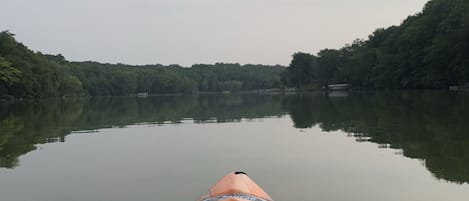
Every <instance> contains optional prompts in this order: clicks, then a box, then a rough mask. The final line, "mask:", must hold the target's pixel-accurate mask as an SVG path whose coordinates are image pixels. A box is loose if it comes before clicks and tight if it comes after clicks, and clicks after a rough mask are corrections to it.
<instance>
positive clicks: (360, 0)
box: [0, 0, 427, 66]
mask: <svg viewBox="0 0 469 201" xmlns="http://www.w3.org/2000/svg"><path fill="white" fill-rule="evenodd" d="M426 2H427V0H40V1H38V0H2V2H1V7H0V11H1V12H0V30H10V32H12V33H14V34H15V35H16V38H17V40H19V41H21V42H23V43H24V44H25V45H26V46H28V47H29V48H31V49H33V50H36V51H41V52H43V53H48V54H59V53H60V54H62V55H64V56H65V57H66V58H67V59H68V60H72V61H88V60H93V61H99V62H107V63H126V64H156V63H159V64H165V65H168V64H181V65H183V66H190V65H192V64H199V63H216V62H225V63H241V64H247V63H249V64H272V65H274V64H281V65H288V64H289V62H290V60H291V55H292V54H293V53H295V52H300V51H301V52H309V53H317V52H318V51H319V50H321V49H325V48H340V47H342V46H343V45H345V44H346V43H350V42H352V41H353V40H354V39H357V38H367V37H368V35H369V34H371V33H372V32H373V31H374V30H375V29H376V28H380V27H388V26H391V25H398V24H400V23H401V22H402V20H404V19H405V18H406V17H407V16H409V15H412V14H415V13H417V12H420V11H421V10H422V8H423V6H424V5H425V3H426Z"/></svg>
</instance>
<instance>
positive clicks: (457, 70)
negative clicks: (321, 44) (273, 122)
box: [282, 0, 469, 89]
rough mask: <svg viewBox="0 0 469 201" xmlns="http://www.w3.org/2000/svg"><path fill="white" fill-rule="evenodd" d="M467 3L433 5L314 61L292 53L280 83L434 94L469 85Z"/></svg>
mask: <svg viewBox="0 0 469 201" xmlns="http://www.w3.org/2000/svg"><path fill="white" fill-rule="evenodd" d="M468 55H469V1H467V0H431V1H429V2H428V3H427V4H426V5H425V7H424V9H423V11H422V12H419V13H417V14H415V15H412V16H409V17H408V18H407V19H405V20H404V21H403V22H402V23H401V24H400V25H399V26H391V27H388V28H380V29H377V30H376V31H374V32H373V33H372V34H371V35H370V36H369V37H368V39H366V40H361V39H357V40H355V41H353V43H351V44H347V45H345V46H344V47H343V48H340V49H324V50H321V51H319V53H318V54H317V55H314V54H308V53H302V52H299V53H296V54H294V55H293V59H292V61H291V64H290V66H289V68H288V70H287V71H285V72H284V73H283V75H282V80H283V81H284V83H286V84H287V85H289V86H295V87H298V88H322V87H326V86H327V85H328V84H336V83H347V84H350V85H351V86H352V87H353V88H356V89H437V88H447V87H448V86H452V85H464V84H465V83H468V82H469V57H468Z"/></svg>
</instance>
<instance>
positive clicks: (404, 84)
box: [0, 0, 469, 99]
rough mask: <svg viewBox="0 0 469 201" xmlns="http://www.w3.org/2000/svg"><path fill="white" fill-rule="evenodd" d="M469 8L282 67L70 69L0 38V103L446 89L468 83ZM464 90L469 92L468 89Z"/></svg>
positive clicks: (446, 1)
mask: <svg viewBox="0 0 469 201" xmlns="http://www.w3.org/2000/svg"><path fill="white" fill-rule="evenodd" d="M468 55H469V1H466V0H431V1H429V2H428V3H427V4H426V5H425V7H424V9H423V11H422V12H419V13H417V14H415V15H411V16H409V17H408V18H407V19H405V20H404V21H403V22H402V23H401V24H400V25H399V26H391V27H388V28H379V29H377V30H376V31H374V32H373V33H372V34H371V35H370V36H369V37H368V39H366V40H364V39H363V40H362V39H357V40H355V41H353V43H351V44H347V45H345V46H344V47H343V48H340V49H324V50H321V51H319V53H317V55H315V54H310V53H302V52H298V53H295V54H294V55H293V58H292V61H291V63H290V65H289V67H288V68H285V67H283V66H280V65H275V66H269V65H240V64H227V63H216V64H213V65H209V64H196V65H192V66H191V67H182V66H179V65H169V66H163V65H159V64H155V65H143V66H135V65H126V64H103V63H98V62H93V61H87V62H71V61H68V60H66V59H65V58H64V57H63V56H62V55H60V54H59V55H47V54H43V53H41V52H34V51H32V50H30V49H28V48H27V47H26V46H25V45H23V44H22V43H20V42H18V41H16V39H15V38H14V34H13V33H10V32H8V31H3V32H0V98H1V99H5V98H7V99H13V98H44V97H67V96H126V95H131V94H137V93H149V94H179V93H198V92H223V91H245V90H258V89H272V88H285V87H293V88H297V89H302V90H304V89H306V90H308V89H311V90H320V89H322V88H326V87H327V86H328V85H329V84H338V83H344V84H348V85H349V86H351V88H352V89H358V90H362V89H363V90H386V89H447V88H448V87H449V86H453V85H465V84H466V85H468V83H469V56H468ZM468 87H469V86H468Z"/></svg>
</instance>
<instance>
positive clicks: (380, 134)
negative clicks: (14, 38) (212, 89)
mask: <svg viewBox="0 0 469 201" xmlns="http://www.w3.org/2000/svg"><path fill="white" fill-rule="evenodd" d="M0 166H1V167H0V200H5V201H129V200H133V201H149V200H161V201H183V200H186V201H190V200H196V199H197V198H198V197H199V196H201V195H202V194H204V193H205V192H206V190H207V189H208V188H209V187H210V186H211V185H212V184H214V183H215V182H216V181H217V180H218V179H219V178H221V177H222V176H223V175H224V174H226V173H228V172H231V171H237V170H243V171H246V172H247V173H249V174H250V176H251V177H252V178H253V179H254V180H256V181H257V183H259V184H260V185H261V186H262V187H263V188H264V189H265V190H266V191H267V192H268V193H269V194H270V195H271V196H272V197H273V198H274V200H276V201H294V200H298V201H306V200H318V201H376V200H380V201H396V200H399V201H441V200H451V201H458V200H467V199H468V198H469V185H468V182H469V94H468V93H458V92H445V91H424V92H412V91H409V92H379V93H377V92H375V93H371V92H368V93H351V94H346V93H338V94H331V95H329V96H327V95H323V94H312V93H311V94H308V93H300V94H290V95H276V94H270V95H269V94H264V95H258V94H224V95H215V94H213V95H199V96H152V97H147V98H134V97H121V98H89V99H64V100H43V101H38V102H28V101H23V102H17V103H2V104H1V106H0Z"/></svg>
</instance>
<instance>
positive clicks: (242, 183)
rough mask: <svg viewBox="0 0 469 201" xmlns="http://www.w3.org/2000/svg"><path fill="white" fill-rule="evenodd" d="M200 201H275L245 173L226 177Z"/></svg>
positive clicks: (236, 173)
mask: <svg viewBox="0 0 469 201" xmlns="http://www.w3.org/2000/svg"><path fill="white" fill-rule="evenodd" d="M198 201H273V200H272V198H271V197H270V196H269V195H268V194H267V193H266V192H265V191H264V190H263V189H262V188H261V187H259V185H257V184H256V182H254V181H253V180H252V179H251V178H249V176H248V175H247V174H246V173H244V172H234V173H230V174H227V175H226V176H224V177H223V178H222V179H221V180H220V181H218V183H216V184H215V185H214V186H213V187H212V188H210V190H209V191H208V192H207V194H206V195H204V196H203V197H202V198H200V199H199V200H198Z"/></svg>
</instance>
